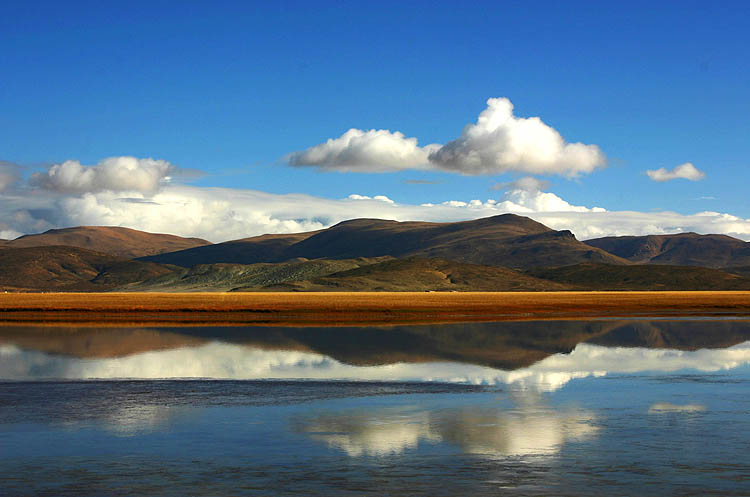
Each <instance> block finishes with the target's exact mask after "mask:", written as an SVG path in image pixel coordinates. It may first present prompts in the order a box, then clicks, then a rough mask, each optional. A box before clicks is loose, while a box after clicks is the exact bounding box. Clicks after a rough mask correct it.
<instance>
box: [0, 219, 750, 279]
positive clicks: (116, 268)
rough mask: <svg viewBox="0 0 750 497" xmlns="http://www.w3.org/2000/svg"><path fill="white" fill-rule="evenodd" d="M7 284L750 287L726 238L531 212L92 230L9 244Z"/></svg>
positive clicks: (749, 257)
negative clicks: (213, 238) (596, 225)
mask: <svg viewBox="0 0 750 497" xmlns="http://www.w3.org/2000/svg"><path fill="white" fill-rule="evenodd" d="M0 289H3V290H5V291H113V290H118V291H542V290H544V291H558V290H750V243H748V242H744V241H742V240H739V239H736V238H732V237H729V236H726V235H699V234H696V233H680V234H675V235H649V236H624V237H607V238H598V239H594V240H587V241H584V242H582V241H579V240H577V239H576V238H575V236H574V235H573V234H572V233H571V232H570V231H567V230H562V231H557V230H553V229H551V228H549V227H547V226H545V225H543V224H540V223H538V222H536V221H533V220H532V219H529V218H527V217H523V216H518V215H514V214H503V215H499V216H493V217H489V218H483V219H477V220H473V221H463V222H454V223H427V222H397V221H388V220H381V219H354V220H350V221H345V222H342V223H339V224H337V225H335V226H332V227H330V228H327V229H324V230H318V231H311V232H306V233H294V234H269V235H262V236H255V237H250V238H243V239H239V240H233V241H228V242H223V243H216V244H213V243H210V242H208V241H206V240H202V239H199V238H182V237H179V236H175V235H167V234H154V233H147V232H143V231H138V230H133V229H129V228H122V227H95V226H81V227H74V228H65V229H58V230H50V231H47V232H45V233H41V234H35V235H25V236H22V237H19V238H17V239H15V240H2V241H0Z"/></svg>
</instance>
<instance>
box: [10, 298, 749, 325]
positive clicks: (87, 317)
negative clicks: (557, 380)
mask: <svg viewBox="0 0 750 497" xmlns="http://www.w3.org/2000/svg"><path fill="white" fill-rule="evenodd" d="M722 315H728V316H741V317H749V318H750V292H460V293H458V292H457V293H447V292H442V293H441V292H435V293H407V292H393V293H385V292H379V293H360V292H357V293H343V292H342V293H328V292H327V293H99V294H96V293H4V294H0V325H2V324H5V325H8V324H19V323H29V324H31V323H43V324H47V325H49V324H54V323H60V324H63V323H65V324H69V323H76V324H81V325H95V326H106V325H112V326H122V325H125V324H127V325H155V324H158V325H170V324H175V325H207V324H208V325H252V324H265V325H269V324H270V325H347V324H398V323H440V322H470V321H499V320H520V319H577V318H596V317H633V316H648V317H658V316H671V317H674V316H722Z"/></svg>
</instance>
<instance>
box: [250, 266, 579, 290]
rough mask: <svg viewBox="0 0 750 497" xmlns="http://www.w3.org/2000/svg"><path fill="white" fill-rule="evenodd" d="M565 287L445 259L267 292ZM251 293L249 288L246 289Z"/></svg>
mask: <svg viewBox="0 0 750 497" xmlns="http://www.w3.org/2000/svg"><path fill="white" fill-rule="evenodd" d="M566 288H567V287H566V286H565V285H562V284H559V283H555V282H551V281H545V280H541V279H538V278H534V277H532V276H528V275H525V274H522V273H519V272H517V271H513V270H511V269H507V268H502V267H495V266H480V265H476V264H464V263H460V262H454V261H446V260H442V259H423V258H408V259H392V260H388V261H384V262H379V263H377V264H370V265H365V266H361V267H358V268H355V269H349V270H347V271H340V272H337V273H333V274H330V275H327V276H322V277H318V278H308V279H305V280H301V281H295V282H287V283H282V284H278V285H271V286H267V287H265V288H263V290H269V291H276V290H287V291H288V290H293V291H348V292H356V291H388V292H399V291H464V292H465V291H539V290H548V291H554V290H564V289H566ZM244 290H249V289H244Z"/></svg>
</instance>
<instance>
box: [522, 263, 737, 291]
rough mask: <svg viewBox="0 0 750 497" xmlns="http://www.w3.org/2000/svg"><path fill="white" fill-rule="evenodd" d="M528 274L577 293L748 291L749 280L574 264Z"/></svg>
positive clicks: (670, 269) (701, 271) (696, 270)
mask: <svg viewBox="0 0 750 497" xmlns="http://www.w3.org/2000/svg"><path fill="white" fill-rule="evenodd" d="M527 274H529V275H532V276H535V277H537V278H543V279H547V280H550V281H555V282H557V283H560V284H563V285H569V286H570V287H572V288H573V289H576V290H750V278H745V277H743V276H739V275H736V274H730V273H727V272H724V271H720V270H718V269H711V268H704V267H693V266H663V265H630V266H613V265H609V264H576V265H573V266H566V267H558V268H551V269H547V268H539V269H531V270H529V271H528V272H527Z"/></svg>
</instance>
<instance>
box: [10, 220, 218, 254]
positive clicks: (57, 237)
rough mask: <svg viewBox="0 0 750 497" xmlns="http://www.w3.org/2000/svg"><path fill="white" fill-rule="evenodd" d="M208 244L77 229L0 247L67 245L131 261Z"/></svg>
mask: <svg viewBox="0 0 750 497" xmlns="http://www.w3.org/2000/svg"><path fill="white" fill-rule="evenodd" d="M210 243H211V242H208V241H206V240H202V239H200V238H183V237H180V236H176V235H166V234H159V233H147V232H145V231H138V230H134V229H130V228H121V227H118V226H78V227H75V228H64V229H55V230H49V231H46V232H44V233H39V234H36V235H24V236H21V237H19V238H16V239H15V240H10V241H6V242H5V243H4V244H2V245H0V246H4V247H10V248H25V247H45V246H51V245H66V246H69V247H79V248H83V249H87V250H93V251H95V252H102V253H105V254H110V255H113V256H116V257H122V258H126V259H132V258H135V257H144V256H148V255H155V254H161V253H164V252H174V251H177V250H183V249H187V248H191V247H198V246H203V245H210Z"/></svg>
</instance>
